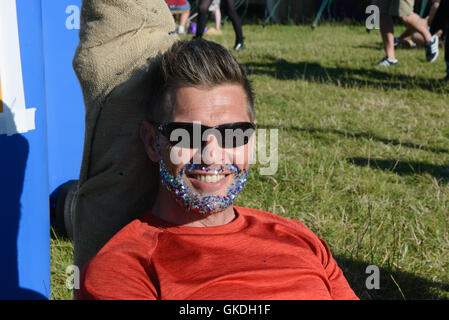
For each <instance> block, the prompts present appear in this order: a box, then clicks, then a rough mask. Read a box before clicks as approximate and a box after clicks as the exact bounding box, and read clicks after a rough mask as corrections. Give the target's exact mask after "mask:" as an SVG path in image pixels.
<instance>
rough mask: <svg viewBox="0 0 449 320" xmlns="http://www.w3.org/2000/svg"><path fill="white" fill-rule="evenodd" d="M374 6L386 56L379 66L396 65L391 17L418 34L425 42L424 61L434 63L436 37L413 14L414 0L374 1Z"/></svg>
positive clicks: (436, 52) (418, 17)
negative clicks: (398, 19)
mask: <svg viewBox="0 0 449 320" xmlns="http://www.w3.org/2000/svg"><path fill="white" fill-rule="evenodd" d="M373 4H374V5H376V6H378V7H379V10H380V32H381V35H382V42H383V44H384V49H385V54H386V56H385V57H384V58H382V59H381V60H380V62H379V63H378V65H379V66H382V67H389V66H393V65H396V64H397V63H398V60H397V59H396V56H395V52H394V25H393V16H398V17H400V19H401V20H402V22H404V23H405V24H406V25H407V27H410V28H412V29H413V30H415V31H416V32H418V33H420V34H421V35H422V37H423V38H424V40H425V41H426V44H425V48H426V59H427V61H428V62H434V61H435V60H436V58H437V57H438V37H437V36H436V35H434V36H432V35H431V34H430V32H429V31H428V30H427V28H426V26H425V24H423V23H422V21H421V18H420V16H419V15H417V14H416V13H414V12H413V7H414V4H415V1H414V0H374V2H373Z"/></svg>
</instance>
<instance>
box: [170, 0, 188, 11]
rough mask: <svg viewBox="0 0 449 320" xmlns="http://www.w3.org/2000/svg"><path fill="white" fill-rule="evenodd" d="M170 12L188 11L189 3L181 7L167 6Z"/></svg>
mask: <svg viewBox="0 0 449 320" xmlns="http://www.w3.org/2000/svg"><path fill="white" fill-rule="evenodd" d="M168 8H169V9H170V10H171V11H184V10H188V9H190V3H189V1H186V4H185V5H183V6H168Z"/></svg>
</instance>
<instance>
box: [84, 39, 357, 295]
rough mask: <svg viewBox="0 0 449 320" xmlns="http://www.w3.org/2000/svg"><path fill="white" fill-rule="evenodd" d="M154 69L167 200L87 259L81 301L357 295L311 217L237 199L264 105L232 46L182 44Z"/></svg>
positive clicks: (145, 130)
mask: <svg viewBox="0 0 449 320" xmlns="http://www.w3.org/2000/svg"><path fill="white" fill-rule="evenodd" d="M150 78H151V87H150V88H148V92H149V94H150V96H151V101H150V103H149V106H148V115H147V118H148V119H147V120H145V121H143V123H142V125H141V128H140V136H141V139H142V142H143V143H142V148H144V149H145V151H146V154H147V156H148V161H151V162H154V163H157V165H158V167H159V189H158V193H157V196H156V200H155V202H154V205H153V207H152V209H151V210H150V211H149V212H146V213H145V214H143V215H142V217H141V218H139V219H136V220H134V221H132V222H131V223H130V224H128V225H127V226H126V227H124V228H123V229H122V230H121V231H119V232H118V233H117V234H116V235H115V236H114V237H113V238H112V239H111V240H110V241H109V242H108V243H107V244H106V245H105V246H104V247H103V248H102V249H101V250H100V251H99V252H98V253H97V254H96V255H95V257H94V258H93V259H91V260H90V261H89V262H88V263H87V264H86V265H85V267H84V268H83V271H82V275H81V288H80V290H79V292H78V294H77V298H78V299H163V300H166V299H168V300H172V299H176V300H184V299H225V300H227V299H232V300H234V299H264V300H266V299H358V298H357V296H356V295H355V294H354V292H353V291H352V289H351V288H350V287H349V285H348V283H347V281H346V279H345V277H344V275H343V273H342V271H341V269H340V268H339V267H338V265H337V263H336V261H335V260H334V258H333V257H332V255H331V253H330V251H329V248H328V247H327V245H326V243H325V242H324V241H323V240H321V239H320V238H319V237H318V236H316V235H315V234H313V233H312V231H310V230H309V229H308V228H307V227H305V226H304V225H303V224H302V223H301V222H299V221H297V220H291V219H287V218H283V217H279V216H277V215H274V214H272V213H269V212H264V211H260V210H256V209H250V208H244V207H237V206H234V205H233V203H234V201H235V199H236V198H237V196H238V195H239V193H240V192H241V191H242V189H243V188H244V186H245V183H246V180H247V177H248V174H249V170H250V159H251V153H252V152H253V149H254V148H253V146H254V143H255V139H254V131H255V112H254V97H253V91H252V88H251V85H250V83H249V81H248V79H247V76H246V74H245V72H244V70H243V68H242V67H241V66H240V65H239V64H238V63H237V61H236V60H235V58H234V57H233V56H232V55H231V54H230V52H229V51H228V50H226V49H225V48H223V47H222V46H221V45H219V44H216V43H213V42H209V41H206V40H202V39H197V40H193V41H178V42H175V43H174V44H173V45H172V46H171V47H170V48H169V49H168V50H167V51H166V52H165V53H164V54H163V55H162V56H161V57H160V59H158V60H157V62H155V67H154V68H153V69H152V71H151V74H150ZM129 161H133V159H132V158H130V159H129ZM122 201H126V199H123V200H122Z"/></svg>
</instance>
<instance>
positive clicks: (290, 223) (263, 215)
mask: <svg viewBox="0 0 449 320" xmlns="http://www.w3.org/2000/svg"><path fill="white" fill-rule="evenodd" d="M234 208H236V209H237V212H238V213H240V214H243V215H245V216H247V217H252V218H254V219H256V220H258V221H260V222H263V223H271V224H278V225H282V226H284V227H287V228H292V229H295V230H300V231H302V232H305V233H308V234H313V232H312V231H311V230H310V229H309V228H308V227H307V226H306V225H305V224H304V223H302V222H301V221H300V220H298V219H295V218H287V217H282V216H279V215H277V214H275V213H272V212H268V211H264V210H260V209H254V208H246V207H234Z"/></svg>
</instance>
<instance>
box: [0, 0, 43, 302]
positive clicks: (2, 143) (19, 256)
mask: <svg viewBox="0 0 449 320" xmlns="http://www.w3.org/2000/svg"><path fill="white" fill-rule="evenodd" d="M0 82H1V103H0V218H1V219H2V222H1V224H0V246H1V247H0V249H1V252H2V259H1V262H0V284H1V285H0V299H48V298H49V297H50V234H49V227H50V225H49V200H48V199H49V183H48V157H47V126H46V125H47V119H46V106H45V86H44V55H43V39H42V16H41V1H40V0H34V1H29V0H1V1H0Z"/></svg>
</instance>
